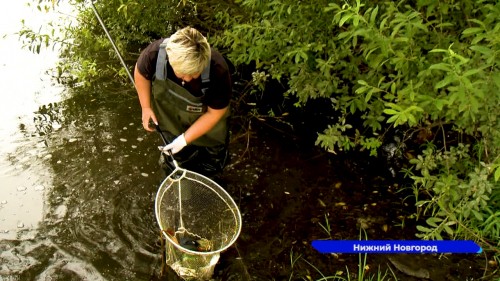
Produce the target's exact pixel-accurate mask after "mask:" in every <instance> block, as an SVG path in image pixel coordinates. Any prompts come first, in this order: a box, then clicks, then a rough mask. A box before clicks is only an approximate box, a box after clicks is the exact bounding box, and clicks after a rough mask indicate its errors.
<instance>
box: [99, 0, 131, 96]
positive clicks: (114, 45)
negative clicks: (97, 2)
mask: <svg viewBox="0 0 500 281" xmlns="http://www.w3.org/2000/svg"><path fill="white" fill-rule="evenodd" d="M90 5H91V7H92V10H93V11H94V14H95V16H96V18H97V20H98V21H99V23H100V24H101V26H102V29H103V30H104V33H106V36H108V39H109V42H111V45H113V48H114V49H115V52H116V54H117V55H118V58H119V59H120V62H121V63H122V65H123V67H124V68H125V70H126V71H127V74H128V77H129V78H130V81H132V85H134V87H135V82H134V77H133V76H132V74H131V73H130V71H129V70H128V68H127V64H126V63H125V61H124V60H123V57H122V55H121V54H120V51H119V50H118V48H117V47H116V44H115V41H114V40H113V38H112V37H111V35H110V34H109V32H108V29H107V28H106V25H104V22H103V21H102V19H101V16H99V13H98V12H97V9H96V8H95V6H94V2H93V1H90Z"/></svg>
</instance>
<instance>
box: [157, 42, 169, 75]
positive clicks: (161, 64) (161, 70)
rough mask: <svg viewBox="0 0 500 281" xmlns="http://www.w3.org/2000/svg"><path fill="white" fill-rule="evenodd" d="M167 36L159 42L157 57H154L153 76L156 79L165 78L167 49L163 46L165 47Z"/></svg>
mask: <svg viewBox="0 0 500 281" xmlns="http://www.w3.org/2000/svg"><path fill="white" fill-rule="evenodd" d="M168 39H169V38H165V40H163V42H162V43H161V44H160V49H159V50H158V58H157V59H156V72H155V76H156V77H155V78H156V79H158V80H167V61H168V59H167V51H166V50H165V48H166V47H167V43H168Z"/></svg>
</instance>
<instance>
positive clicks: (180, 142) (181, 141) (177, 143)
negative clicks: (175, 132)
mask: <svg viewBox="0 0 500 281" xmlns="http://www.w3.org/2000/svg"><path fill="white" fill-rule="evenodd" d="M186 145H187V142H186V138H184V134H182V135H180V136H178V137H177V138H175V140H174V141H173V142H171V143H169V144H167V145H166V146H164V147H163V149H162V151H163V153H166V154H168V153H169V151H171V152H172V154H176V153H177V152H179V151H181V150H182V149H183V148H184V147H185V146H186Z"/></svg>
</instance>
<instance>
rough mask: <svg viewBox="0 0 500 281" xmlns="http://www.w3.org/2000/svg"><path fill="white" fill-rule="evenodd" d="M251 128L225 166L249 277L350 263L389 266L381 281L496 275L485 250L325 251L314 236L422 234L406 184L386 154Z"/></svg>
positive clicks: (381, 269) (306, 272)
mask: <svg viewBox="0 0 500 281" xmlns="http://www.w3.org/2000/svg"><path fill="white" fill-rule="evenodd" d="M253 127H254V128H256V129H254V130H255V131H252V132H246V134H249V135H247V136H250V138H248V137H247V138H241V139H244V140H245V141H240V142H237V143H233V145H232V151H233V156H234V157H233V163H232V164H231V165H230V166H229V168H228V169H227V171H226V174H225V179H226V186H227V189H228V191H229V192H230V193H231V194H233V196H234V198H235V200H237V202H238V203H239V205H240V209H241V212H242V214H243V230H242V234H241V236H240V239H239V240H238V241H237V243H236V248H237V250H238V253H239V255H240V256H241V258H242V260H243V263H244V264H245V265H246V270H247V272H248V275H249V276H251V278H250V279H251V280H319V279H321V278H325V277H328V276H330V277H332V276H334V275H335V274H337V276H339V277H342V278H346V279H347V278H348V277H347V274H348V272H349V273H350V278H351V279H350V280H353V279H354V280H358V272H359V271H358V265H359V264H362V266H364V270H363V271H362V272H363V274H364V276H365V279H368V278H369V276H372V277H373V276H375V280H377V277H376V276H377V274H379V273H382V275H383V274H384V273H387V276H386V278H385V279H384V280H423V279H428V280H436V281H437V280H450V281H451V280H496V278H498V276H492V275H491V274H492V272H493V270H494V268H491V266H490V267H488V265H487V262H486V260H487V259H486V258H485V256H484V255H437V254H436V255H382V254H371V255H367V257H366V263H361V262H360V255H353V254H330V255H325V254H320V253H318V252H317V251H316V250H315V249H314V248H312V247H311V241H312V240H316V239H336V240H357V239H363V240H364V239H373V240H398V239H402V240H411V239H416V238H415V224H416V223H415V221H414V220H413V219H411V215H412V213H413V211H414V209H413V207H412V206H413V205H412V204H413V201H412V198H411V197H409V195H410V194H409V192H408V191H406V190H404V189H403V188H402V185H403V183H402V182H401V179H397V178H392V177H390V174H391V173H390V172H389V168H390V163H385V164H384V163H383V160H382V161H381V160H380V159H371V158H370V157H369V156H367V155H363V154H360V153H350V154H338V155H335V154H331V153H327V152H325V151H322V150H320V149H318V148H316V147H314V146H313V145H312V143H310V142H309V141H308V140H307V138H301V137H300V136H291V135H289V134H287V133H284V132H283V131H279V130H274V129H270V127H269V126H267V125H265V124H260V125H257V126H256V125H254V126H253ZM361 257H362V258H364V255H362V256H361ZM222 264H223V263H222ZM221 267H223V266H221ZM221 278H222V279H221V280H224V279H223V278H224V276H221ZM338 280H342V279H338Z"/></svg>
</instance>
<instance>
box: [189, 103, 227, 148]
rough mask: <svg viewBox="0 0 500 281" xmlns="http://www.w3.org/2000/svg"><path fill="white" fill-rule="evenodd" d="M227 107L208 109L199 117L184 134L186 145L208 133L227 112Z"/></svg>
mask: <svg viewBox="0 0 500 281" xmlns="http://www.w3.org/2000/svg"><path fill="white" fill-rule="evenodd" d="M228 108H229V106H227V107H225V108H222V109H213V108H211V107H208V109H207V112H205V113H204V114H203V115H201V116H200V118H198V119H197V120H196V121H195V122H194V123H193V124H192V125H191V126H190V127H189V128H188V129H187V130H186V132H184V138H185V139H186V143H192V142H193V141H195V140H196V139H198V138H199V137H201V136H203V135H204V134H206V133H208V132H209V131H210V130H211V129H212V128H213V127H214V126H215V124H217V122H219V121H220V120H221V119H222V117H223V116H224V114H225V113H226V112H227V110H228Z"/></svg>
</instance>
